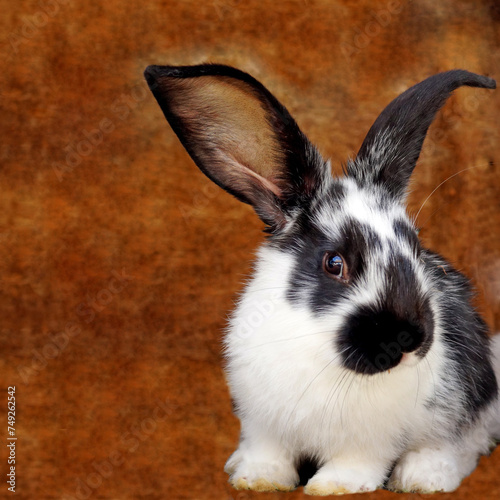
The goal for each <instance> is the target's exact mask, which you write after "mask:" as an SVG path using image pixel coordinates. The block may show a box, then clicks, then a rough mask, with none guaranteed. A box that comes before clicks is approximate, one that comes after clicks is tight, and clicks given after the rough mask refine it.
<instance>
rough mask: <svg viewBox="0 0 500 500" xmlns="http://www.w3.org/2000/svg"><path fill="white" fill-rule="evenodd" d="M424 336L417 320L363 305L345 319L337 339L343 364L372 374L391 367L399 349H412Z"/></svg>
mask: <svg viewBox="0 0 500 500" xmlns="http://www.w3.org/2000/svg"><path fill="white" fill-rule="evenodd" d="M426 340H427V335H426V329H425V327H424V325H423V324H422V323H421V322H420V321H418V320H415V321H410V320H408V319H402V318H400V317H398V316H397V315H396V314H395V313H393V312H390V311H372V310H369V309H366V310H364V311H362V312H359V313H358V314H356V315H353V316H352V317H351V318H350V319H349V320H348V321H347V324H346V325H345V327H344V329H343V330H342V332H341V334H340V336H339V338H338V340H337V341H338V343H339V349H340V351H341V352H342V357H343V364H344V366H345V367H346V368H350V369H352V370H354V371H356V372H358V373H364V374H375V373H380V372H383V371H385V370H388V369H390V368H393V367H395V366H396V365H398V364H399V362H400V361H401V359H402V357H403V353H409V352H414V351H416V350H417V349H419V347H421V346H422V345H423V344H424V342H426Z"/></svg>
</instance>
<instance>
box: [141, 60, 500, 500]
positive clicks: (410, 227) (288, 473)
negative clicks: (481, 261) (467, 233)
mask: <svg viewBox="0 0 500 500" xmlns="http://www.w3.org/2000/svg"><path fill="white" fill-rule="evenodd" d="M145 78H146V81H147V83H148V85H149V87H150V89H151V91H152V93H153V95H154V97H155V98H156V100H157V102H158V104H159V105H160V107H161V109H162V111H163V113H164V115H165V117H166V119H167V120H168V122H169V124H170V126H171V127H172V129H173V130H174V132H175V133H176V134H177V136H178V137H179V139H180V141H181V143H182V144H183V146H184V147H185V148H186V150H187V152H188V153H189V154H190V156H191V157H192V159H193V160H194V162H195V163H196V165H197V166H198V167H199V168H200V169H201V170H202V172H203V173H204V174H206V175H207V176H208V177H209V178H210V179H211V180H212V181H213V182H215V183H216V184H217V185H218V186H220V187H221V188H223V189H224V190H226V191H227V192H229V193H231V194H232V195H234V196H235V197H236V198H237V199H238V200H240V201H242V202H244V203H247V204H250V205H251V206H252V207H253V208H254V210H255V212H256V213H257V215H258V217H259V218H260V219H261V220H262V221H263V222H264V224H265V232H266V233H267V237H266V239H265V242H264V243H263V244H262V246H261V247H260V248H259V250H258V252H257V258H256V261H255V263H254V269H253V274H252V276H251V277H250V279H249V281H248V282H247V284H246V287H245V289H244V291H243V293H242V294H241V296H240V298H239V301H238V303H237V306H236V308H235V310H234V312H233V313H232V315H231V317H230V319H229V322H228V327H227V330H226V332H225V335H224V357H225V373H226V377H227V382H228V386H229V391H230V395H231V398H232V400H233V402H234V408H235V410H234V411H235V413H236V415H237V417H238V418H239V419H240V423H241V435H240V441H239V446H238V448H237V449H236V451H235V452H234V453H233V454H232V456H231V457H230V458H229V460H228V461H227V463H226V466H225V471H226V472H227V473H228V475H229V481H230V483H231V484H232V486H233V487H234V488H236V489H249V490H256V491H291V490H294V489H295V488H297V486H299V485H302V486H304V491H305V493H306V494H310V495H335V494H345V493H360V492H369V491H373V490H376V489H378V488H386V489H389V490H393V491H398V492H421V493H430V492H439V491H442V492H448V491H453V490H455V489H456V488H458V486H459V485H460V483H461V481H462V479H463V478H464V477H466V476H467V475H469V474H470V473H471V472H472V471H473V470H474V468H475V467H476V465H477V462H478V459H479V457H480V456H481V455H483V454H488V453H489V452H490V451H491V450H492V449H493V448H494V446H495V445H496V441H497V440H499V439H500V403H499V400H498V389H497V380H498V377H500V340H499V338H498V337H497V338H496V339H495V340H494V341H493V342H491V341H490V337H489V334H488V331H487V327H486V324H485V323H484V322H483V320H482V319H481V317H480V316H479V314H478V312H477V311H476V309H475V308H474V306H473V305H472V303H471V301H472V299H473V295H474V292H473V289H472V287H471V284H470V283H469V281H468V279H467V278H466V277H465V276H464V275H462V274H461V273H460V272H459V271H457V270H456V269H454V268H453V267H452V265H451V264H450V263H449V262H447V261H446V260H445V259H444V258H443V257H441V256H440V255H438V254H437V253H434V252H432V251H431V250H428V249H427V248H425V247H424V246H423V245H422V243H421V242H420V240H419V238H418V231H417V228H416V226H415V221H414V220H413V219H412V218H411V217H410V216H409V215H408V214H407V210H406V198H407V194H408V184H409V181H410V177H411V174H412V172H413V169H414V167H415V165H416V163H417V160H418V158H419V155H420V151H421V148H422V143H423V141H424V138H425V136H426V133H427V129H428V127H429V125H430V124H431V122H432V121H433V119H434V116H435V115H436V113H437V112H438V110H439V109H440V108H441V106H442V105H443V104H444V103H445V102H446V100H447V99H448V97H449V96H450V95H451V93H452V92H453V91H454V90H455V89H457V88H458V87H461V86H469V87H482V88H486V89H494V88H495V87H496V83H495V81H494V80H492V79H490V78H488V77H485V76H479V75H476V74H474V73H470V72H468V71H465V70H452V71H447V72H443V73H439V74H436V75H433V76H430V77H429V78H427V79H426V80H424V81H422V82H421V83H418V84H416V85H414V86H413V87H411V88H409V89H408V90H406V91H405V92H404V93H403V94H401V95H400V96H399V97H397V98H396V99H394V100H393V101H392V102H391V103H390V104H389V105H388V106H387V107H386V108H385V109H384V110H383V111H382V113H381V114H380V116H379V117H378V118H377V119H376V121H375V122H374V124H373V126H372V127H371V128H370V130H369V131H368V134H367V136H366V138H365V139H364V141H363V143H362V145H361V148H360V149H359V152H358V154H357V155H356V157H355V158H354V159H349V160H348V161H347V163H346V165H345V166H344V175H343V176H333V175H332V171H331V166H330V162H329V161H326V160H324V159H323V158H322V157H321V156H320V154H319V152H318V150H317V149H316V147H315V146H314V145H312V144H311V143H310V142H309V140H308V139H307V137H306V136H305V135H304V133H303V132H302V131H301V130H300V129H299V127H298V125H297V123H296V122H295V121H294V119H293V118H292V117H291V116H290V114H289V112H288V111H287V110H286V108H285V107H284V106H283V105H282V104H281V103H280V102H279V101H278V100H277V99H276V97H274V96H273V95H272V94H271V93H270V92H269V91H268V90H267V89H266V88H265V87H264V86H263V85H262V84H261V83H260V82H258V81H257V80H256V79H254V78H253V77H252V76H250V75H249V74H247V73H245V72H243V71H240V70H238V69H235V68H233V67H230V66H226V65H218V64H202V65H196V66H178V67H174V66H149V67H148V68H147V69H146V71H145ZM492 347H493V348H494V351H495V352H494V353H493V352H492ZM494 360H495V361H494ZM494 364H495V367H496V373H495V368H494ZM304 471H305V472H304Z"/></svg>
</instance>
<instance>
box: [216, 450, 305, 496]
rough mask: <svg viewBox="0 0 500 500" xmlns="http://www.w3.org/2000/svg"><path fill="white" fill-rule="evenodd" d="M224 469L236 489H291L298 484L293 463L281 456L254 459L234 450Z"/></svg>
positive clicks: (297, 476)
mask: <svg viewBox="0 0 500 500" xmlns="http://www.w3.org/2000/svg"><path fill="white" fill-rule="evenodd" d="M224 470H225V471H226V473H227V474H229V475H230V477H229V482H230V483H231V485H232V486H233V487H234V488H236V489H237V490H254V491H292V490H294V489H295V488H296V487H297V485H298V484H299V475H298V473H297V471H296V469H295V467H294V465H293V464H292V463H291V462H290V461H287V460H284V459H283V458H274V459H268V460H266V461H260V460H259V461H256V460H254V459H253V458H251V456H245V455H244V453H242V452H241V451H240V450H236V451H235V452H234V453H233V455H232V456H231V457H230V458H229V460H228V461H227V463H226V466H225V467H224Z"/></svg>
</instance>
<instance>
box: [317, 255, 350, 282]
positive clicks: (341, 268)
mask: <svg viewBox="0 0 500 500" xmlns="http://www.w3.org/2000/svg"><path fill="white" fill-rule="evenodd" d="M323 269H324V270H325V272H326V273H328V274H329V275H330V276H331V277H332V278H334V279H336V280H337V281H341V282H342V283H348V282H349V273H348V269H347V264H346V262H345V260H344V257H342V255H340V254H339V253H337V252H326V253H325V256H324V257H323Z"/></svg>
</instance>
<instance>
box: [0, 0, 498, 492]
mask: <svg viewBox="0 0 500 500" xmlns="http://www.w3.org/2000/svg"><path fill="white" fill-rule="evenodd" d="M0 12H2V15H1V16H0V33H1V35H2V46H1V67H0V71H1V73H0V75H1V76H0V105H1V110H2V113H1V121H0V137H1V140H0V158H1V167H0V186H1V195H0V279H1V300H0V318H1V335H0V348H1V353H2V355H1V360H0V380H1V387H2V390H5V388H6V387H7V386H8V385H16V394H17V435H18V441H17V458H18V464H17V494H16V495H17V498H29V499H33V498H40V499H44V498H47V499H48V498H65V499H68V500H69V499H83V498H103V499H136V498H137V499H138V498H149V499H167V498H168V499H173V500H177V499H200V500H201V499H223V500H226V499H227V500H229V499H238V500H246V499H253V498H259V499H262V500H265V499H278V498H282V499H290V500H291V499H299V498H304V497H303V492H302V489H299V490H298V491H297V492H294V493H292V494H254V493H247V492H236V491H234V490H232V489H231V488H230V487H229V485H228V484H227V477H226V475H225V474H224V472H223V465H224V462H225V460H226V459H227V457H228V456H229V454H230V453H231V452H232V451H233V449H234V447H235V446H236V443H237V438H238V429H239V427H238V422H237V420H236V418H234V417H233V416H232V414H231V405H230V400H229V397H228V393H227V390H226V387H225V383H224V377H223V372H222V369H221V356H220V339H221V335H220V331H221V329H222V328H223V326H224V321H225V317H226V314H227V312H228V311H229V310H230V309H231V308H232V306H233V302H234V300H235V297H236V293H237V291H238V290H240V289H241V285H242V282H243V280H244V277H245V276H246V274H247V273H248V271H249V269H250V263H251V259H252V257H253V254H254V251H255V249H256V247H257V246H258V244H259V242H261V241H262V240H263V235H262V233H261V229H262V224H261V223H260V222H259V221H258V220H257V218H256V217H255V216H254V214H253V212H252V210H251V209H250V208H249V207H248V206H244V205H242V204H239V203H238V202H237V201H236V200H234V199H233V198H231V197H230V196H229V195H227V194H225V193H223V192H222V191H219V190H218V189H217V188H216V187H213V186H212V185H211V184H210V182H209V181H208V180H207V179H206V178H205V177H204V176H203V175H202V174H201V173H200V172H199V171H198V170H197V168H196V167H195V166H194V164H193V163H192V161H191V160H190V158H189V157H188V155H187V154H186V153H185V151H184V150H183V148H182V146H181V145H180V144H179V142H178V140H177V138H176V137H175V136H174V134H173V133H172V131H171V130H169V128H168V126H167V123H166V122H165V120H164V118H163V116H162V114H161V111H160V109H159V108H158V106H157V104H156V102H155V101H154V99H153V97H152V96H151V95H150V94H149V93H148V92H147V91H146V86H145V84H144V82H143V78H142V72H143V70H144V68H145V67H146V66H147V65H148V64H165V63H170V64H195V63H200V62H205V61H211V62H221V63H226V64H232V65H234V66H237V67H240V68H242V69H244V70H246V71H248V72H251V73H252V74H253V75H254V76H256V77H257V78H258V79H260V80H261V81H263V82H264V84H265V85H267V86H268V88H270V89H271V91H272V92H274V93H275V94H276V95H277V97H278V98H279V99H281V100H282V101H283V102H284V103H285V104H286V106H287V107H288V108H289V110H290V111H291V112H292V114H293V115H294V116H295V117H296V119H297V121H298V122H299V124H300V125H301V127H302V129H303V130H304V131H305V132H306V133H307V134H308V135H309V137H310V138H311V139H312V140H313V142H316V143H317V144H318V145H319V147H320V150H321V151H322V152H323V154H324V155H325V156H326V157H331V158H332V162H333V168H334V170H335V171H336V172H340V164H341V162H342V161H344V160H345V159H346V157H347V156H349V155H351V156H352V155H354V154H355V153H356V151H357V149H358V148H359V146H360V144H361V141H362V139H363V137H364V134H365V133H366V131H367V130H368V128H369V126H370V125H371V123H372V122H373V120H374V119H375V118H376V116H377V114H378V113H379V111H380V110H381V109H382V108H383V107H384V106H385V105H386V104H387V103H388V102H389V101H390V100H391V99H392V98H394V97H395V96H396V95H397V94H399V93H400V92H402V91H403V90H405V89H406V88H407V87H408V86H410V85H411V84H413V83H416V82H417V81H419V80H421V79H423V78H425V77H426V76H429V75H431V74H433V73H436V72H439V71H443V70H447V69H451V68H456V67H462V68H465V69H469V70H471V71H475V72H479V73H483V74H488V75H491V76H494V77H495V76H496V77H497V78H500V72H499V68H500V64H499V63H500V50H499V49H500V8H499V7H498V3H497V2H495V0H491V1H486V0H484V1H477V2H476V1H465V0H443V1H439V2H438V1H435V0H415V1H411V2H410V1H408V2H403V1H398V0H393V1H381V2H369V1H360V2H354V1H344V2H341V1H326V0H296V1H292V0H288V1H284V2H272V1H270V0H268V1H262V2H253V1H250V2H248V1H245V2H244V1H242V0H241V1H238V0H209V1H207V2H198V1H180V2H173V1H170V0H153V1H148V2H138V1H132V0H122V1H117V0H109V1H108V2H98V1H96V0H88V1H86V2H83V1H77V0H74V1H71V0H42V1H38V0H35V1H21V0H20V1H17V2H12V1H9V0H0ZM499 114H500V93H499V91H497V92H488V91H486V90H473V89H461V90H459V91H458V92H457V93H456V95H455V96H454V97H453V98H452V99H451V100H450V101H449V102H448V104H447V106H446V108H445V109H444V111H443V112H442V113H441V114H440V115H439V118H438V119H437V121H436V122H435V123H434V125H433V127H432V129H431V131H430V135H429V138H428V140H427V141H426V143H425V146H424V151H423V155H422V158H421V161H420V164H419V166H418V168H417V170H416V173H415V176H414V184H413V187H414V191H413V194H412V195H411V197H410V211H411V212H412V213H416V211H417V210H418V208H419V207H420V205H421V203H422V202H423V200H424V199H425V198H426V197H427V196H428V195H429V193H430V192H431V191H432V190H433V189H434V188H435V187H436V186H437V185H438V184H439V183H441V182H442V181H444V180H445V179H446V178H448V177H449V176H451V175H453V174H455V173H457V172H459V171H460V170H462V169H465V168H468V167H474V168H472V169H470V170H467V171H465V172H463V173H461V174H459V175H457V176H455V177H453V178H452V179H450V180H449V181H448V182H447V183H446V184H444V185H443V186H442V187H441V188H440V189H439V190H438V191H437V192H436V193H435V194H434V195H433V196H432V197H431V199H430V200H429V201H428V202H427V204H426V205H425V207H424V209H423V210H422V212H421V213H420V216H419V218H418V222H419V224H420V225H421V226H422V232H421V234H422V237H423V239H424V241H425V242H426V244H427V245H429V246H431V247H432V248H434V249H436V250H438V251H440V252H442V253H443V254H444V255H445V256H446V257H448V258H449V259H450V260H451V261H452V262H454V263H455V264H456V265H457V266H458V267H459V268H461V269H463V270H465V271H466V272H467V273H468V274H469V275H470V276H471V278H472V279H473V280H474V283H475V284H476V285H477V287H478V289H479V306H480V308H481V310H482V311H483V313H484V316H485V318H486V320H487V322H488V323H489V325H490V326H491V327H492V328H496V329H497V330H500V303H499V297H500V237H499V234H498V227H499V223H500V215H499V213H500V212H499V209H500V201H499V200H500V182H499V175H500V151H499V141H498V129H499V127H498V116H499ZM99 128H100V129H101V132H98V129H99ZM116 274H118V275H121V276H122V279H121V282H118V281H116V280H113V277H114V276H115V275H116ZM5 401H6V394H5V393H4V394H3V395H0V402H1V403H0V408H1V409H0V416H1V418H2V419H4V418H5V409H6V403H5ZM4 422H5V420H4ZM1 428H2V429H3V430H2V431H1V432H0V434H1V435H2V436H5V434H6V429H5V424H4V425H2V427H1ZM5 437H6V436H5ZM5 437H2V438H1V442H2V443H5ZM1 449H2V451H1V452H0V470H1V471H2V472H1V474H2V478H4V479H5V475H4V474H5V471H6V448H5V445H2V447H1ZM499 467H500V449H497V451H496V452H494V453H493V455H492V456H491V457H489V458H483V459H482V460H481V463H480V465H479V467H478V469H477V470H476V471H475V472H474V474H473V475H472V476H471V477H469V478H468V479H466V480H465V481H464V483H463V485H462V487H461V488H460V489H459V490H458V492H456V493H454V494H450V495H441V496H439V497H438V498H443V499H451V498H456V499H466V498H482V499H498V498H499V497H500V479H499V474H498V470H499ZM4 479H2V481H1V482H0V490H1V491H0V498H8V496H7V495H8V492H7V485H6V483H5V482H4ZM12 497H14V496H12ZM420 497H421V495H401V496H397V495H395V494H392V493H388V492H376V493H373V494H367V495H365V496H359V498H364V499H383V498H387V499H389V498H394V499H395V498H405V499H407V498H420Z"/></svg>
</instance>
